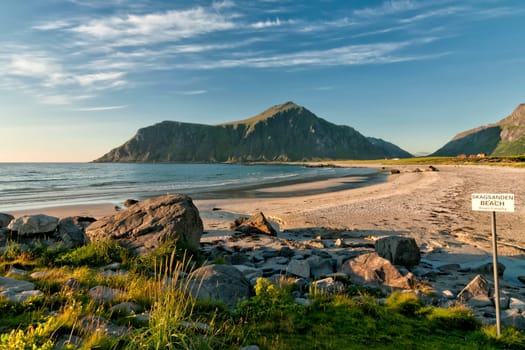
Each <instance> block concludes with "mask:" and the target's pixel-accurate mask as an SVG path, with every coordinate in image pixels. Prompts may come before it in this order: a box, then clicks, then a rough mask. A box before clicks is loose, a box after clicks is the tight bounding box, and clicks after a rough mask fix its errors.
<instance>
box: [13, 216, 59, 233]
mask: <svg viewBox="0 0 525 350" xmlns="http://www.w3.org/2000/svg"><path fill="white" fill-rule="evenodd" d="M57 226H58V218H56V217H54V216H49V215H44V214H37V215H24V216H21V217H19V218H16V219H15V220H12V221H11V223H10V224H9V226H8V227H7V228H8V229H9V230H11V231H13V232H16V233H17V234H18V235H19V236H32V235H35V234H39V233H52V232H55V231H56V229H57Z"/></svg>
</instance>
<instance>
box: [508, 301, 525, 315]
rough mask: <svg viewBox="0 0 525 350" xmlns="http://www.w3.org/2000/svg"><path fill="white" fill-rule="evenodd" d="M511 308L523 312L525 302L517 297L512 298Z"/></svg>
mask: <svg viewBox="0 0 525 350" xmlns="http://www.w3.org/2000/svg"><path fill="white" fill-rule="evenodd" d="M509 309H518V310H520V311H521V312H523V311H525V302H524V301H523V300H520V299H517V298H512V297H511V298H510V300H509Z"/></svg>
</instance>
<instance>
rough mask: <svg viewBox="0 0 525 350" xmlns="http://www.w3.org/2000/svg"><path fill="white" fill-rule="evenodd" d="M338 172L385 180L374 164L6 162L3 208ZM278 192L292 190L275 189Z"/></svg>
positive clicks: (236, 187) (1, 174) (207, 192)
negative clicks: (336, 165) (363, 165)
mask: <svg viewBox="0 0 525 350" xmlns="http://www.w3.org/2000/svg"><path fill="white" fill-rule="evenodd" d="M336 177H353V181H349V182H348V183H349V184H352V186H362V185H366V184H368V183H370V182H371V181H372V182H373V181H381V179H382V177H381V174H380V173H379V172H378V171H377V170H375V169H370V168H339V167H307V166H301V165H240V164H142V163H0V212H5V211H7V212H9V211H16V210H26V209H36V208H45V207H54V206H63V205H79V204H101V203H113V204H118V203H122V202H123V201H124V200H126V199H129V198H133V199H137V200H142V199H145V198H148V197H152V196H156V195H161V194H173V193H185V194H188V195H190V196H192V198H194V199H205V198H227V197H254V196H255V197H256V196H265V195H266V196H268V194H264V192H262V191H261V192H257V189H258V188H261V187H272V186H279V185H287V184H294V183H301V182H308V181H316V180H322V179H328V178H336ZM278 195H289V194H286V192H282V193H281V194H275V193H274V194H272V196H278Z"/></svg>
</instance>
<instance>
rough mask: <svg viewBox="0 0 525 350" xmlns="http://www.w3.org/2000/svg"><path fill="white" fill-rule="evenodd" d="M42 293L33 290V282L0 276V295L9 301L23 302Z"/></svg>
mask: <svg viewBox="0 0 525 350" xmlns="http://www.w3.org/2000/svg"><path fill="white" fill-rule="evenodd" d="M42 294H43V293H42V292H41V291H39V290H35V285H34V283H31V282H28V281H22V280H18V279H15V278H10V277H0V297H2V298H5V299H7V300H9V301H10V302H13V303H23V302H25V301H26V300H28V299H30V298H33V297H38V296H41V295H42Z"/></svg>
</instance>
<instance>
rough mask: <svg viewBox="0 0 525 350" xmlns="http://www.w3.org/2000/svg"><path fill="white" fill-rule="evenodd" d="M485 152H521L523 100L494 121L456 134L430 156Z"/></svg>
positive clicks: (524, 117) (524, 129)
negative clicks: (501, 117)
mask: <svg viewBox="0 0 525 350" xmlns="http://www.w3.org/2000/svg"><path fill="white" fill-rule="evenodd" d="M478 153H485V154H486V155H490V156H513V155H522V154H525V104H523V103H522V104H520V105H519V106H518V107H516V109H515V110H514V111H513V112H512V113H511V114H510V115H509V116H508V117H506V118H504V119H502V120H500V121H499V122H497V123H495V124H490V125H485V126H480V127H478V128H475V129H472V130H468V131H464V132H462V133H460V134H457V135H456V136H455V137H454V138H453V139H452V140H451V141H450V142H448V143H447V144H445V145H444V146H443V147H441V148H440V149H438V150H437V151H436V152H434V153H433V154H432V155H433V156H457V155H459V154H466V155H470V154H478Z"/></svg>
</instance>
